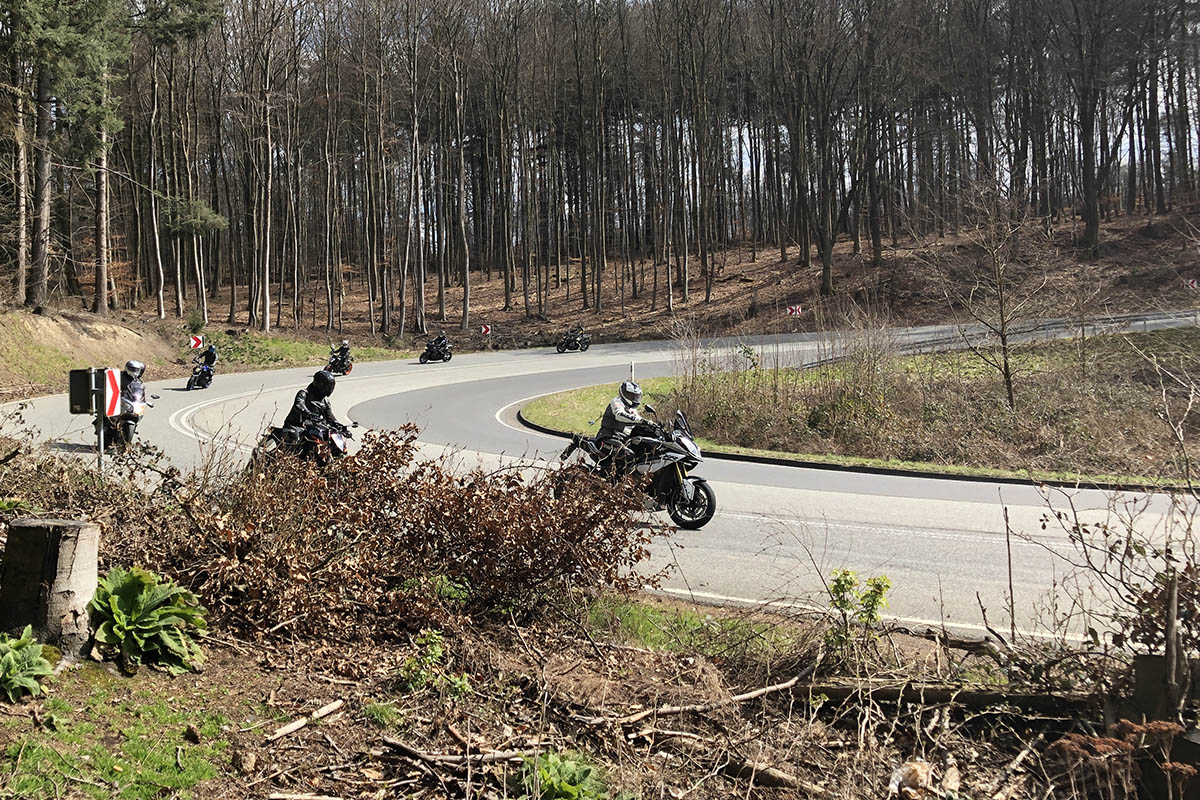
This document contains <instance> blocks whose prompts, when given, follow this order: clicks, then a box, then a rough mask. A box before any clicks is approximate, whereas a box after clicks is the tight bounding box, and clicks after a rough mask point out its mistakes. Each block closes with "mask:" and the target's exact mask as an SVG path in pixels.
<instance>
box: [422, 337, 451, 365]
mask: <svg viewBox="0 0 1200 800" xmlns="http://www.w3.org/2000/svg"><path fill="white" fill-rule="evenodd" d="M453 357H454V353H452V352H451V350H450V340H449V339H447V338H446V337H445V336H439V337H438V338H436V339H430V340H429V342H428V343H427V344H426V345H425V352H424V353H421V359H420V360H421V363H422V364H428V363H429V362H430V361H449V360H450V359H451V358H453Z"/></svg>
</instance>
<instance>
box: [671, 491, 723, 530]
mask: <svg viewBox="0 0 1200 800" xmlns="http://www.w3.org/2000/svg"><path fill="white" fill-rule="evenodd" d="M687 480H689V481H691V482H692V485H693V486H695V487H696V494H695V495H694V497H693V498H692V502H691V503H687V504H683V503H682V502H681V501H682V500H683V496H682V495H683V492H682V490H677V491H676V492H675V496H674V497H672V498H671V499H670V500H669V501H668V502H667V513H668V514H670V515H671V521H672V522H674V523H675V524H676V525H678V526H679V527H681V528H683V529H684V530H689V531H695V530H699V529H700V528H703V527H704V526H705V525H707V524H708V522H709V521H710V520H711V519H712V518H713V516H714V515H715V514H716V513H717V493H716V492H714V491H713V490H712V487H711V486H709V485H708V483H706V482H705V481H699V480H694V479H691V478H688V479H687Z"/></svg>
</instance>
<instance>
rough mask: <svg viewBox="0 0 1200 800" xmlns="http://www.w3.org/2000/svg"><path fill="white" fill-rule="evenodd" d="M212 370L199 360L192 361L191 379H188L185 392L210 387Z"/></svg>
mask: <svg viewBox="0 0 1200 800" xmlns="http://www.w3.org/2000/svg"><path fill="white" fill-rule="evenodd" d="M212 380H213V368H212V367H210V366H209V365H208V364H205V363H204V360H203V359H201V358H193V359H192V377H190V378H188V382H187V390H188V391H189V392H190V391H191V390H192V389H207V388H208V387H209V386H211V385H212Z"/></svg>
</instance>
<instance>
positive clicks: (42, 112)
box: [25, 66, 53, 306]
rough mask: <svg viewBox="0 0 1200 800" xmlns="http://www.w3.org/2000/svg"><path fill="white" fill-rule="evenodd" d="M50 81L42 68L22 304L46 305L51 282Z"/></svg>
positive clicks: (38, 79)
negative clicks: (29, 275)
mask: <svg viewBox="0 0 1200 800" xmlns="http://www.w3.org/2000/svg"><path fill="white" fill-rule="evenodd" d="M51 86H52V79H51V76H50V68H49V67H47V66H41V67H39V68H38V72H37V126H36V130H35V134H34V135H35V136H36V138H37V148H36V149H35V151H34V159H33V250H32V253H31V255H32V263H31V267H32V268H33V283H32V284H31V285H30V286H29V290H28V293H27V295H26V297H25V304H26V305H29V306H40V305H45V303H46V295H47V292H48V291H49V282H50V178H51V174H50V168H51V153H50V128H51V125H52V120H51V116H50V114H51V108H50V105H51V102H52V100H53V96H52V94H51Z"/></svg>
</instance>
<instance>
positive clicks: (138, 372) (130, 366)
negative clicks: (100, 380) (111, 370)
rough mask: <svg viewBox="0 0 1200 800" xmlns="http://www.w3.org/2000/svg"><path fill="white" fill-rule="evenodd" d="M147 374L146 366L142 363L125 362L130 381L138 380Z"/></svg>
mask: <svg viewBox="0 0 1200 800" xmlns="http://www.w3.org/2000/svg"><path fill="white" fill-rule="evenodd" d="M145 372H146V365H145V364H143V363H142V362H140V361H133V360H130V361H126V362H125V374H126V375H128V376H129V377H130V379H132V380H137V379H138V378H140V377H142V375H143V374H144V373H145Z"/></svg>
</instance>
